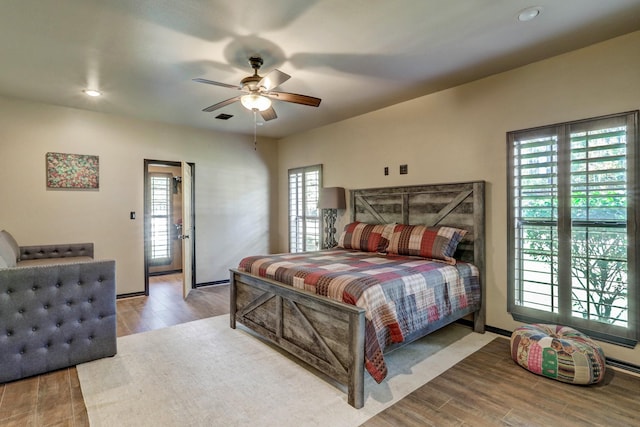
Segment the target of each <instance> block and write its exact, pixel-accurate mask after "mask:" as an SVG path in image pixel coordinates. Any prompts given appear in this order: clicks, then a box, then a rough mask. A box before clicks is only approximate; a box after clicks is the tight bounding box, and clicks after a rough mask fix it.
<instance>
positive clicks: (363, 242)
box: [338, 221, 395, 252]
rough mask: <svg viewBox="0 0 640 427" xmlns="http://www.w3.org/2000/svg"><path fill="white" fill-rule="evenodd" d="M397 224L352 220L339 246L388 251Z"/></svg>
mask: <svg viewBox="0 0 640 427" xmlns="http://www.w3.org/2000/svg"><path fill="white" fill-rule="evenodd" d="M394 226H395V224H367V223H364V222H357V221H356V222H352V223H351V224H347V225H345V227H344V231H343V232H342V235H341V236H340V240H339V241H338V247H340V248H344V249H357V250H359V251H365V252H386V251H387V246H388V245H389V237H391V233H393V227H394Z"/></svg>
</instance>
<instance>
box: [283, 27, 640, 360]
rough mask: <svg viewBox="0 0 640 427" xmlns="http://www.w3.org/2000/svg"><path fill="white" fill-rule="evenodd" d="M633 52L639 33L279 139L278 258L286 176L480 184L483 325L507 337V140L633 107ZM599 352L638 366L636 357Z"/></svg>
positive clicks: (636, 99) (350, 182) (637, 82)
mask: <svg viewBox="0 0 640 427" xmlns="http://www.w3.org/2000/svg"><path fill="white" fill-rule="evenodd" d="M638 52H640V32H636V33H632V34H629V35H626V36H623V37H620V38H617V39H613V40H610V41H608V42H605V43H601V44H598V45H594V46H591V47H588V48H586V49H582V50H578V51H574V52H571V53H568V54H565V55H561V56H558V57H555V58H552V59H549V60H545V61H541V62H537V63H533V64H530V65H528V66H525V67H522V68H519V69H516V70H513V71H510V72H506V73H502V74H498V75H495V76H492V77H489V78H485V79H482V80H479V81H476V82H473V83H470V84H466V85H462V86H459V87H455V88H453V89H449V90H445V91H442V92H439V93H435V94H432V95H428V96H424V97H421V98H418V99H414V100H411V101H408V102H404V103H401V104H398V105H394V106H392V107H389V108H385V109H383V110H379V111H376V112H372V113H369V114H366V115H363V116H359V117H356V118H353V119H350V120H346V121H343V122H340V123H336V124H332V125H329V126H326V127H323V128H319V129H316V130H313V131H311V132H307V133H304V134H298V135H295V136H292V137H289V138H286V139H283V140H281V141H280V142H279V150H278V152H279V170H278V174H279V190H280V191H279V206H280V215H279V222H280V224H279V230H278V232H279V234H278V238H279V243H280V244H279V249H278V250H281V251H284V250H287V218H286V214H284V213H286V212H287V210H286V209H287V200H286V199H287V184H286V183H287V179H286V174H287V169H289V168H292V167H297V166H303V165H310V164H318V163H322V164H323V179H324V186H326V187H333V186H342V187H345V188H347V189H354V188H370V187H384V186H395V185H405V184H407V185H411V184H431V183H434V184H435V183H441V182H455V181H467V180H485V181H486V182H487V190H486V201H487V205H486V214H487V224H486V226H487V301H488V304H487V324H488V325H491V326H494V327H498V328H502V329H506V330H512V329H513V328H514V327H517V326H518V323H516V322H514V321H513V320H512V318H511V316H510V315H509V314H508V313H507V312H506V306H507V287H506V283H507V277H506V259H507V254H506V248H507V246H506V244H507V242H506V239H505V236H506V232H507V230H506V220H507V218H506V210H507V205H506V200H507V199H506V197H507V195H506V192H507V189H506V185H507V184H506V175H507V169H506V168H507V150H506V142H505V139H506V138H505V133H506V132H507V131H511V130H518V129H525V128H529V127H535V126H541V125H547V124H552V123H557V122H562V121H569V120H576V119H583V118H589V117H594V116H599V115H605V114H611V113H617V112H622V111H628V110H634V109H638V108H640V78H638V76H640V55H638ZM320 108H322V107H320ZM400 164H407V165H408V167H409V173H408V174H407V175H399V173H398V167H399V165H400ZM385 166H389V168H390V174H389V176H384V174H383V168H384V167H385ZM348 219H349V215H348V212H347V213H345V214H343V215H342V217H341V218H340V225H344V224H345V223H346V222H347V221H348ZM603 347H604V348H605V352H606V353H607V355H608V356H611V357H614V358H618V359H621V360H625V361H628V362H631V363H634V364H640V348H636V349H635V350H629V349H625V348H622V347H618V346H611V345H606V344H603Z"/></svg>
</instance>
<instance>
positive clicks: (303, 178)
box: [289, 165, 322, 252]
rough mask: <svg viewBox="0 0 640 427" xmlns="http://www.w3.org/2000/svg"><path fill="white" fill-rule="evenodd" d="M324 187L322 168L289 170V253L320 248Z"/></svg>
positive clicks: (309, 167)
mask: <svg viewBox="0 0 640 427" xmlns="http://www.w3.org/2000/svg"><path fill="white" fill-rule="evenodd" d="M321 188H322V166H321V165H315V166H307V167H303V168H296V169H290V170H289V251H290V252H305V251H316V250H319V249H320V235H321V231H322V230H321V222H320V221H321V218H320V215H319V209H318V197H319V195H320V189H321Z"/></svg>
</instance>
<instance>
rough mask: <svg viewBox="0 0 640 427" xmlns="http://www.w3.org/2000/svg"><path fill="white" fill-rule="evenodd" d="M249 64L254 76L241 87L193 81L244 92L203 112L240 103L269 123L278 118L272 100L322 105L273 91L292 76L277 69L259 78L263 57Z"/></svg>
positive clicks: (304, 98) (255, 58) (245, 79)
mask: <svg viewBox="0 0 640 427" xmlns="http://www.w3.org/2000/svg"><path fill="white" fill-rule="evenodd" d="M249 64H251V68H253V75H252V76H248V77H245V78H244V79H242V80H241V81H240V86H236V85H230V84H227V83H220V82H215V81H213V80H207V79H200V78H198V79H193V81H195V82H198V83H206V84H210V85H215V86H222V87H228V88H230V89H237V90H240V91H242V92H244V94H243V95H238V96H234V97H233V98H229V99H227V100H225V101H222V102H218V103H217V104H213V105H212V106H210V107H207V108H205V109H203V110H202V111H206V112H211V111H214V110H217V109H219V108H222V107H224V106H227V105H229V104H232V103H234V102H236V101H240V102H241V103H242V105H243V106H244V107H245V108H246V109H248V110H251V111H259V112H260V115H261V116H262V118H263V119H264V120H265V121H268V120H273V119H275V118H277V117H278V116H277V115H276V112H275V110H274V109H273V107H272V105H271V100H272V99H276V100H280V101H285V102H293V103H295V104H302V105H309V106H311V107H317V106H318V105H320V101H321V99H320V98H314V97H312V96H307V95H299V94H297V93H288V92H279V91H276V90H273V89H274V88H276V87H278V86H280V85H281V84H282V83H284V82H286V81H287V80H289V79H290V78H291V76H290V75H288V74H286V73H283V72H282V71H280V70H275V69H274V70H272V71H270V72H269V73H267V75H265V76H264V77H261V76H259V75H258V70H259V69H260V67H261V66H262V64H263V60H262V58H261V57H259V56H252V57H251V58H249Z"/></svg>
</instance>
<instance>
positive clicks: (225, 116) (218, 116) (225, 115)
mask: <svg viewBox="0 0 640 427" xmlns="http://www.w3.org/2000/svg"><path fill="white" fill-rule="evenodd" d="M231 117H233V115H232V114H224V113H221V114H218V115H217V116H216V119H220V120H229V119H230V118H231Z"/></svg>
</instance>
